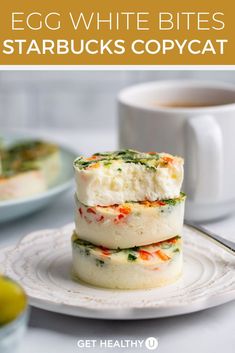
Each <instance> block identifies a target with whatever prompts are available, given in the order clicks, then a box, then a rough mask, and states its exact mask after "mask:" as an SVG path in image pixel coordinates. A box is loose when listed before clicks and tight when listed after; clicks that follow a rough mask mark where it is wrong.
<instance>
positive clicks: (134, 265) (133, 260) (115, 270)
mask: <svg viewBox="0 0 235 353" xmlns="http://www.w3.org/2000/svg"><path fill="white" fill-rule="evenodd" d="M72 254H73V271H74V274H75V276H77V277H78V278H79V279H81V280H83V281H85V282H87V283H89V284H92V285H95V286H99V287H104V288H113V289H115V288H117V289H144V288H154V287H160V286H164V285H167V284H170V283H173V282H175V281H176V280H177V279H178V278H179V277H180V275H181V273H182V263H183V262H182V242H181V237H179V236H176V237H174V238H171V239H168V240H166V241H164V242H160V243H155V244H152V245H148V246H142V247H135V248H129V249H123V250H120V249H118V250H110V249H107V248H104V247H102V246H95V245H93V244H91V243H89V242H86V241H83V240H81V239H80V238H79V237H78V236H77V234H76V233H74V234H73V236H72Z"/></svg>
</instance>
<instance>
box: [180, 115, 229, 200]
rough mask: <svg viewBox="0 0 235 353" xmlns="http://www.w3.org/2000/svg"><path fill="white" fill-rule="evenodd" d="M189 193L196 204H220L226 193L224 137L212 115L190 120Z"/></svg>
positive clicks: (186, 169) (188, 149)
mask: <svg viewBox="0 0 235 353" xmlns="http://www.w3.org/2000/svg"><path fill="white" fill-rule="evenodd" d="M185 142H186V146H185V148H186V154H187V155H188V156H189V157H188V159H186V161H185V162H186V163H185V176H186V178H185V180H186V184H185V187H186V192H187V193H188V194H189V197H190V198H191V199H192V200H193V201H198V202H200V203H206V202H212V201H216V200H217V199H218V198H219V197H220V195H221V192H222V177H223V175H222V173H223V138H222V132H221V129H220V127H219V124H218V123H217V122H216V120H215V119H214V118H213V116H211V115H201V116H193V117H191V118H190V119H187V121H186V139H185Z"/></svg>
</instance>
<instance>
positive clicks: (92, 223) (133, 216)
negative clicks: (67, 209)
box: [75, 193, 185, 249]
mask: <svg viewBox="0 0 235 353" xmlns="http://www.w3.org/2000/svg"><path fill="white" fill-rule="evenodd" d="M75 202H76V209H75V227H76V228H75V229H76V232H77V234H79V235H80V237H81V238H82V239H83V240H87V241H89V242H91V243H93V244H95V245H103V246H105V247H107V248H109V249H117V248H120V249H125V248H131V247H134V246H142V245H148V244H152V243H156V242H159V241H163V240H165V239H168V238H172V237H174V236H175V234H181V233H182V227H183V219H184V204H185V195H184V194H183V193H181V194H180V196H179V197H178V198H175V199H170V200H164V201H152V202H151V201H141V202H131V203H130V202H129V203H124V204H122V205H112V206H85V205H83V204H82V203H81V202H80V201H79V200H78V199H77V197H76V196H75Z"/></svg>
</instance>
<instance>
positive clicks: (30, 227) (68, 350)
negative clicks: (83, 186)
mask: <svg viewBox="0 0 235 353" xmlns="http://www.w3.org/2000/svg"><path fill="white" fill-rule="evenodd" d="M37 134H40V135H41V136H43V137H47V138H50V139H54V140H56V141H59V142H61V143H63V144H66V145H68V146H70V147H72V148H73V149H74V150H77V151H80V152H82V153H86V154H90V153H92V152H95V151H98V150H109V149H115V148H116V146H117V138H116V134H115V132H113V131H98V130H96V131H93V132H90V131H89V132H88V131H73V132H71V131H65V132H63V133H61V132H58V131H53V132H52V131H47V132H46V131H42V130H41V131H37ZM72 221H73V191H72V190H71V191H70V192H68V193H67V194H65V195H64V196H63V197H61V199H60V202H57V203H56V204H53V205H50V206H48V207H47V208H46V209H44V210H42V211H40V212H38V213H36V214H33V215H30V216H28V217H25V218H22V219H19V220H16V221H12V222H8V223H4V224H1V227H0V247H1V246H6V245H10V244H14V243H16V242H17V241H18V240H19V239H20V238H21V237H22V236H24V235H25V234H27V233H29V232H31V231H34V230H37V229H43V228H56V227H60V226H63V225H64V224H66V223H68V222H72ZM207 226H208V228H209V229H211V230H214V231H217V232H219V233H220V234H222V235H223V236H224V237H228V238H230V239H234V240H235V210H234V215H232V216H230V217H229V218H227V219H225V220H222V221H218V222H213V223H210V224H208V225H207ZM149 336H154V337H157V338H158V341H159V346H158V349H157V350H156V351H158V352H159V353H170V352H173V351H174V352H181V353H188V352H190V353H194V352H200V353H204V352H213V353H217V352H218V353H221V352H226V353H232V352H234V347H235V302H234V301H233V302H230V303H227V304H224V305H221V306H220V307H216V308H212V309H209V310H205V311H201V312H198V313H194V314H189V315H183V316H179V317H172V318H164V319H154V320H142V321H141V320H137V321H105V320H90V319H82V318H74V317H69V316H65V315H61V314H55V313H51V312H47V311H44V310H39V309H35V308H32V311H31V317H30V323H29V329H28V331H27V333H26V335H25V338H24V341H23V343H22V346H21V348H20V353H51V352H56V353H73V352H78V351H80V352H92V351H93V352H94V351H95V352H100V351H101V350H100V348H96V349H89V348H86V349H85V348H84V349H79V348H78V347H77V345H76V343H77V340H78V339H85V338H89V339H97V340H99V339H113V340H116V339H141V338H147V337H149ZM111 350H115V351H119V352H127V351H130V352H134V351H147V350H146V349H141V350H138V349H133V348H132V349H129V350H128V349H103V351H111Z"/></svg>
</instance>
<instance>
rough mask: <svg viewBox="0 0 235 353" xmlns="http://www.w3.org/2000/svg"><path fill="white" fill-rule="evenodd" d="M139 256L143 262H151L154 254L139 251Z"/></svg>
mask: <svg viewBox="0 0 235 353" xmlns="http://www.w3.org/2000/svg"><path fill="white" fill-rule="evenodd" d="M139 254H140V257H141V259H142V260H149V259H150V258H151V257H152V254H151V253H150V252H148V251H146V250H139Z"/></svg>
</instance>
